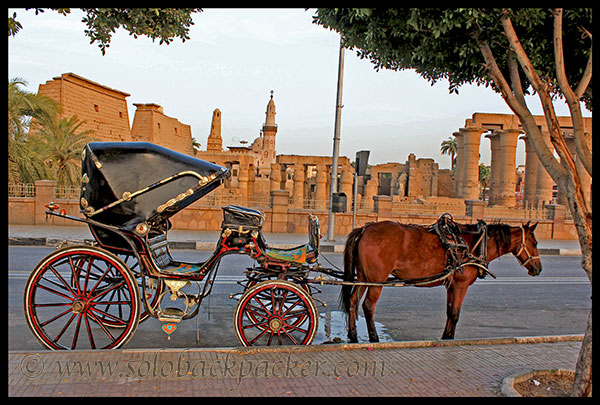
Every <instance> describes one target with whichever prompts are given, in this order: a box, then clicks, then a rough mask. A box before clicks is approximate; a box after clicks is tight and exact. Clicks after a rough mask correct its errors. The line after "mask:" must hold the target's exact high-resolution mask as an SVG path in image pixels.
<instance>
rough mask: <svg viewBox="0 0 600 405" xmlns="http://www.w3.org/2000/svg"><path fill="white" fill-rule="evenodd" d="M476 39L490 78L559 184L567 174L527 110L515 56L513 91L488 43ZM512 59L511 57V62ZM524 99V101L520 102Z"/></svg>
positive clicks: (512, 68) (546, 167) (547, 169)
mask: <svg viewBox="0 0 600 405" xmlns="http://www.w3.org/2000/svg"><path fill="white" fill-rule="evenodd" d="M473 36H474V39H475V40H476V42H477V45H478V46H479V49H480V50H481V54H482V55H483V59H484V60H485V62H486V63H485V67H486V70H487V71H488V72H489V74H490V76H491V77H492V79H493V80H494V83H495V84H496V86H498V88H499V90H500V92H501V94H502V98H504V100H505V101H506V104H508V106H509V107H510V109H511V110H512V111H513V112H514V113H515V115H517V116H518V117H519V119H520V120H521V123H522V124H523V127H524V129H525V131H526V132H527V136H528V138H529V139H530V140H531V143H532V145H533V149H534V150H535V151H536V153H537V155H538V157H539V158H540V162H542V164H543V165H544V168H545V169H546V171H548V173H549V174H550V176H551V177H552V179H554V181H555V182H556V183H557V184H558V183H559V179H560V178H561V177H563V176H564V175H565V174H566V173H565V169H564V168H563V167H562V166H561V164H560V163H559V162H558V161H557V160H556V159H555V158H554V154H553V151H552V150H551V149H550V148H549V147H548V145H547V144H546V142H545V141H544V138H543V135H542V132H541V131H540V129H539V128H538V126H537V123H536V122H535V118H534V117H533V114H531V111H529V109H528V108H527V105H526V104H525V98H524V97H523V95H522V94H523V93H522V86H521V84H520V77H519V74H518V71H517V70H516V63H515V62H514V55H513V56H512V59H513V62H512V67H510V70H511V79H513V78H514V79H516V81H514V82H513V86H512V88H513V90H511V86H510V85H509V84H508V82H507V81H506V79H505V77H504V75H503V74H502V71H501V70H500V68H499V67H498V64H497V63H496V58H495V57H494V54H493V52H492V50H491V48H490V46H489V44H488V43H487V42H486V41H482V40H481V39H480V38H479V35H478V34H477V33H475V34H473ZM510 59H511V57H509V61H510ZM516 88H519V90H517V91H516V93H515V92H514V89H516ZM521 97H522V100H519V99H520V98H521Z"/></svg>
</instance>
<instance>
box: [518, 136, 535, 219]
mask: <svg viewBox="0 0 600 405" xmlns="http://www.w3.org/2000/svg"><path fill="white" fill-rule="evenodd" d="M519 139H522V140H523V141H525V187H524V190H523V204H524V205H525V204H526V205H527V206H528V207H535V206H536V204H537V203H536V191H537V172H538V165H539V159H538V157H537V154H536V153H535V150H534V149H533V145H532V144H531V140H530V139H529V138H528V137H527V135H523V136H522V137H520V138H519Z"/></svg>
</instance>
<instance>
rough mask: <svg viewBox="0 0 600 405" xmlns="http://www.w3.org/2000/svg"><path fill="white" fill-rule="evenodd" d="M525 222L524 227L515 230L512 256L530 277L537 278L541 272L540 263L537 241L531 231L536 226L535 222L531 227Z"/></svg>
mask: <svg viewBox="0 0 600 405" xmlns="http://www.w3.org/2000/svg"><path fill="white" fill-rule="evenodd" d="M529 224H530V222H527V223H526V224H525V225H521V226H520V227H518V228H517V235H516V237H517V238H518V242H517V243H516V244H513V246H515V248H514V249H513V251H512V254H513V255H515V257H516V258H517V260H518V261H519V263H520V264H521V266H524V267H525V268H526V269H527V273H528V274H529V275H530V276H537V275H538V274H540V273H541V272H542V262H541V260H540V256H539V254H538V249H537V240H536V239H535V235H534V234H533V231H534V230H535V228H536V226H537V222H536V223H535V224H533V225H529Z"/></svg>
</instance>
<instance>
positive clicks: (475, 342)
mask: <svg viewBox="0 0 600 405" xmlns="http://www.w3.org/2000/svg"><path fill="white" fill-rule="evenodd" d="M583 336H584V335H555V336H522V337H498V338H482V339H457V340H409V341H404V342H382V343H331V344H318V345H306V346H257V347H243V346H239V347H197V348H187V349H186V350H188V351H198V352H215V353H228V352H238V353H240V354H242V355H243V354H253V353H274V352H284V353H291V352H293V353H298V352H312V351H338V350H343V351H348V350H386V349H414V348H424V347H457V346H485V345H489V346H491V345H507V344H539V343H558V342H582V341H583ZM119 351H120V352H123V353H141V352H169V351H181V348H168V349H165V348H161V349H127V348H125V349H116V350H105V349H101V350H92V349H85V350H71V351H70V353H75V352H80V353H99V352H106V353H111V352H119ZM46 352H50V351H46V350H42V351H41V353H46ZM8 353H9V354H26V353H40V352H36V351H31V350H9V351H8ZM507 378H508V377H507ZM513 378H514V377H513ZM517 382H518V381H517Z"/></svg>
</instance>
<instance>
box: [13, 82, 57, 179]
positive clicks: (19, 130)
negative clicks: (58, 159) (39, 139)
mask: <svg viewBox="0 0 600 405" xmlns="http://www.w3.org/2000/svg"><path fill="white" fill-rule="evenodd" d="M26 85H27V82H25V81H24V80H23V79H21V78H18V77H16V78H13V79H11V80H10V81H9V82H8V181H9V183H32V182H34V181H35V180H39V179H43V178H48V171H47V168H46V167H45V165H44V161H43V158H42V157H41V156H40V155H39V154H38V153H37V152H36V151H35V150H34V145H33V144H34V143H35V142H34V141H32V139H31V137H30V136H29V129H30V126H31V122H32V120H33V119H35V120H39V121H40V122H46V121H48V120H50V119H51V118H52V117H54V116H56V112H57V111H58V107H57V105H56V103H55V102H54V101H53V100H52V99H50V98H48V97H45V96H40V95H38V94H35V93H30V92H28V91H25V90H22V89H21V88H20V86H26Z"/></svg>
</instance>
